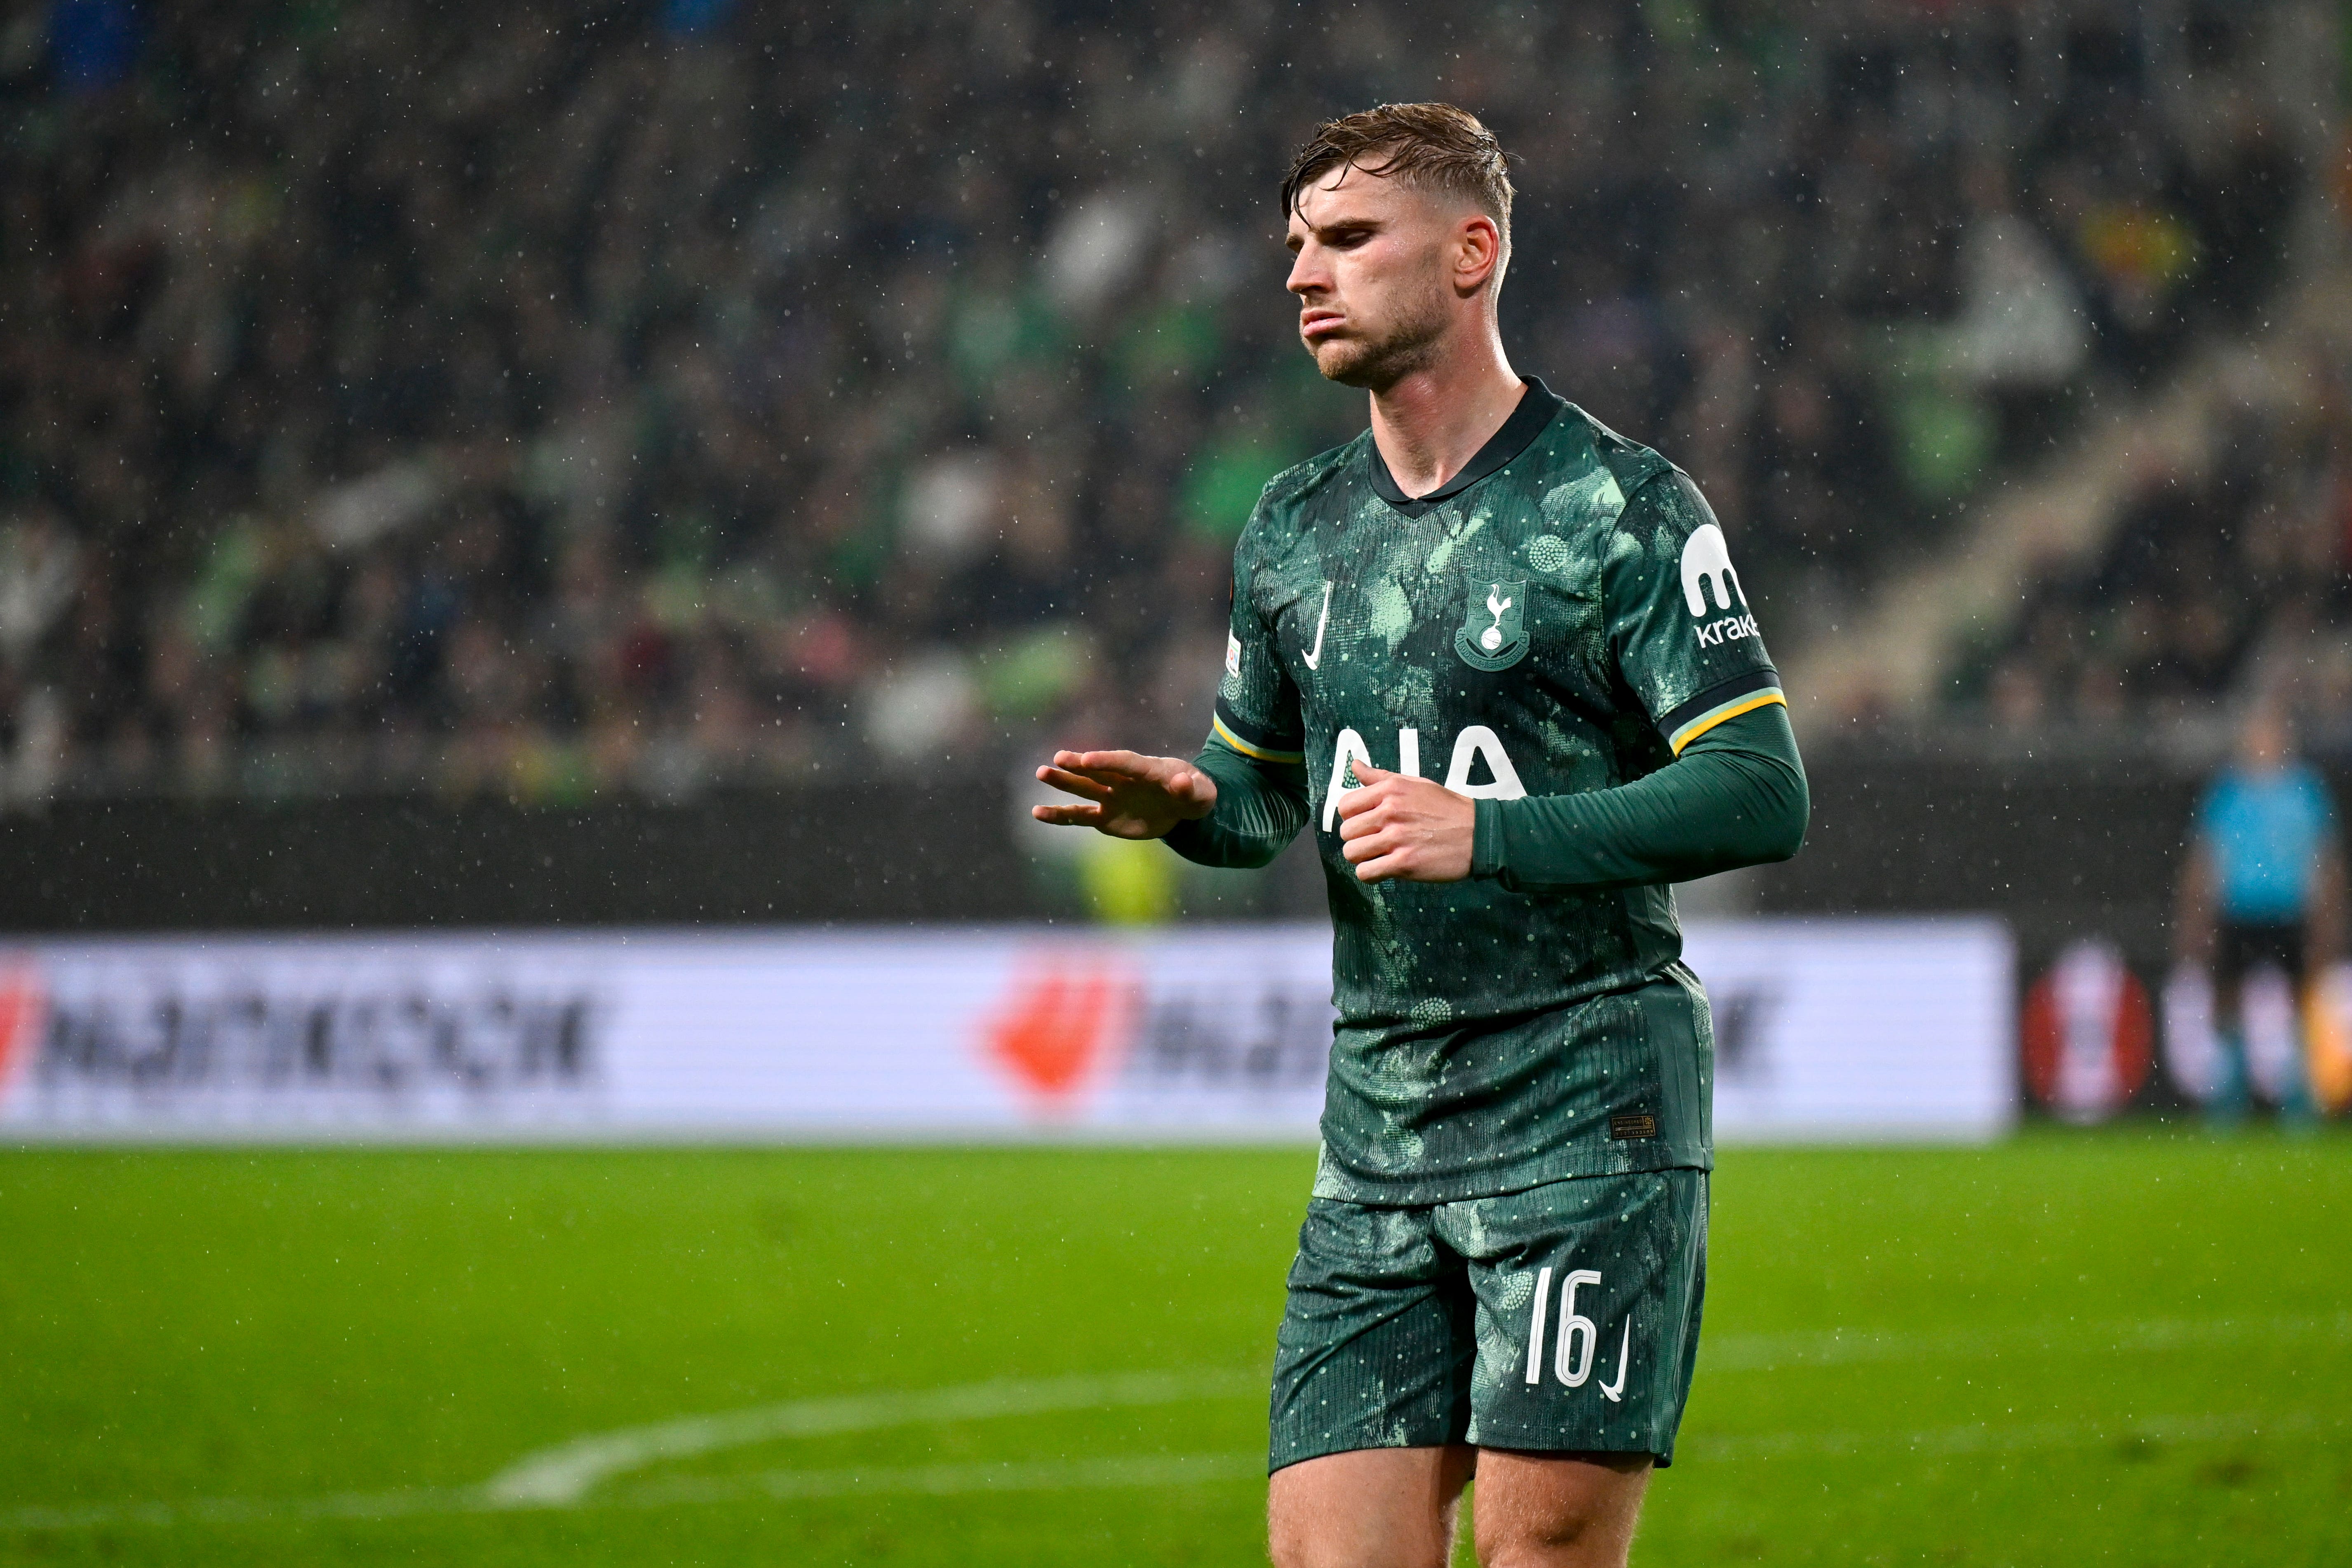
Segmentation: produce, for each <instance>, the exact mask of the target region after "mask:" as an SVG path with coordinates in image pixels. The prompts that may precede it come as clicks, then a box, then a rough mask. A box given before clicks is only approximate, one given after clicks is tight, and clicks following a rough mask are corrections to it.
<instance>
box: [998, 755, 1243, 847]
mask: <svg viewBox="0 0 2352 1568" xmlns="http://www.w3.org/2000/svg"><path fill="white" fill-rule="evenodd" d="M1037 777H1038V779H1039V780H1040V781H1042V782H1043V783H1045V784H1052V785H1053V786H1054V787H1055V789H1058V790H1061V791H1064V792H1065V793H1066V794H1069V795H1076V796H1077V797H1078V799H1079V801H1080V802H1081V803H1082V804H1080V805H1033V806H1031V807H1030V808H1029V815H1030V816H1034V817H1035V818H1036V819H1037V820H1038V821H1040V822H1050V823H1053V824H1055V826H1061V827H1091V828H1093V829H1094V830H1095V831H1096V832H1097V833H1108V834H1109V835H1110V836H1111V837H1113V838H1162V837H1166V836H1167V834H1168V830H1169V829H1170V828H1171V827H1174V826H1176V825H1177V824H1178V823H1180V822H1188V821H1191V820H1192V819H1193V818H1195V817H1202V816H1208V815H1209V812H1210V810H1211V809H1212V808H1213V807H1214V806H1215V805H1216V804H1217V781H1216V780H1214V779H1213V778H1211V777H1210V776H1209V775H1208V774H1206V773H1202V771H1201V770H1200V769H1198V768H1196V767H1194V766H1193V765H1192V763H1187V762H1181V761H1179V760H1178V759H1176V758H1174V757H1147V756H1144V755H1142V754H1141V753H1140V752H1055V753H1054V761H1053V763H1051V764H1050V765H1048V766H1045V767H1042V768H1039V769H1038V770H1037Z"/></svg>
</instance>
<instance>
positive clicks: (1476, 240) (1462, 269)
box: [1454, 213, 1503, 298]
mask: <svg viewBox="0 0 2352 1568" xmlns="http://www.w3.org/2000/svg"><path fill="white" fill-rule="evenodd" d="M1454 243H1455V246H1456V249H1455V252H1454V289H1455V291H1456V292H1458V293H1460V294H1462V295H1463V296H1464V297H1465V298H1467V297H1468V296H1470V295H1472V294H1475V293H1476V292H1477V291H1478V290H1479V289H1481V288H1483V287H1485V286H1486V280H1487V279H1490V278H1492V277H1493V276H1494V275H1495V266H1496V262H1498V261H1499V260H1501V258H1502V255H1503V235H1502V231H1501V230H1500V229H1497V228H1496V226H1495V220H1494V219H1493V218H1491V217H1488V216H1486V214H1485V213H1472V214H1471V215H1470V216H1468V217H1465V218H1464V219H1463V220H1462V226H1461V227H1460V228H1458V229H1456V230H1455V231H1454Z"/></svg>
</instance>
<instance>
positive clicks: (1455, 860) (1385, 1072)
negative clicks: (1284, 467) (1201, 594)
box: [1034, 104, 1807, 1568]
mask: <svg viewBox="0 0 2352 1568" xmlns="http://www.w3.org/2000/svg"><path fill="white" fill-rule="evenodd" d="M1282 201H1283V211H1284V215H1285V217H1286V222H1287V224H1288V243H1289V247H1290V250H1291V253H1292V256H1293V257H1294V258H1295V260H1294V263H1293V265H1292V268H1291V272H1290V279H1289V284H1288V287H1289V289H1290V292H1291V293H1293V294H1295V295H1297V299H1298V305H1299V316H1298V332H1299V337H1300V339H1301V341H1302V342H1304V343H1305V345H1306V347H1307V353H1310V354H1312V355H1313V356H1314V358H1315V363H1316V364H1317V365H1318V367H1319V368H1320V369H1321V371H1322V373H1323V374H1325V375H1326V376H1328V377H1329V378H1330V379H1332V380H1334V381H1337V382H1340V383H1342V384H1346V385H1349V386H1358V387H1362V388H1364V389H1366V390H1367V391H1369V392H1370V395H1371V396H1370V404H1371V424H1370V429H1369V430H1368V431H1367V432H1365V433H1364V434H1362V435H1360V436H1359V437H1356V438H1355V439H1354V440H1353V441H1350V442H1349V443H1348V444H1347V445H1346V446H1344V447H1339V448H1338V449H1337V450H1334V451H1330V452H1327V453H1325V454H1323V455H1322V456H1321V457H1318V458H1311V459H1309V460H1308V461H1307V462H1304V463H1301V464H1300V465H1298V466H1297V468H1292V469H1289V470H1288V471H1287V472H1285V473H1283V474H1280V475H1278V476H1276V478H1275V479H1273V480H1272V482H1270V483H1269V484H1268V485H1267V486H1266V487H1265V494H1264V495H1263V496H1261V497H1260V498H1259V500H1258V503H1257V507H1256V510H1255V512H1254V513H1253V514H1252V516H1251V518H1250V520H1249V523H1248V526H1247V527H1246V528H1245V529H1244V531H1243V533H1242V537H1241V540H1240V542H1239V543H1238V545H1237V546H1236V548H1235V550H1234V580H1233V620H1232V635H1231V637H1230V638H1229V639H1228V640H1227V642H1226V645H1225V667H1224V677H1223V681H1222V683H1221V684H1220V685H1219V686H1218V688H1217V703H1216V720H1215V727H1214V730H1213V733H1212V734H1211V735H1210V737H1209V739H1208V742H1207V743H1206V744H1205V745H1204V746H1203V747H1202V750H1201V752H1200V753H1199V754H1198V755H1196V756H1195V757H1193V758H1192V760H1191V761H1190V762H1185V761H1180V760H1178V759H1176V758H1173V757H1147V756H1141V755H1138V754H1136V753H1134V752H1118V751H1111V752H1057V753H1055V757H1054V760H1053V763H1052V764H1051V765H1050V766H1047V767H1043V768H1040V769H1039V770H1038V774H1037V776H1038V777H1039V778H1041V779H1043V780H1044V781H1045V782H1046V783H1048V784H1054V785H1055V786H1056V787H1058V788H1060V789H1062V790H1064V791H1066V792H1067V793H1068V794H1070V795H1074V796H1076V797H1078V798H1077V800H1076V802H1075V803H1074V804H1066V805H1041V806H1038V807H1036V808H1034V809H1035V813H1036V815H1037V816H1038V817H1039V818H1040V819H1042V820H1044V821H1046V822H1053V823H1061V824H1066V825H1069V826H1084V827H1092V828H1095V829H1097V830H1098V831H1101V832H1104V833H1108V834H1113V835H1116V836H1118V837H1124V838H1165V839H1166V840H1167V841H1168V844H1169V847H1171V848H1173V849H1174V850H1175V851H1176V852H1177V853H1178V854H1180V855H1182V856H1185V857H1186V858H1190V859H1192V860H1196V861H1200V862H1202V863H1203V864H1207V865H1215V866H1263V865H1265V863H1266V862H1267V861H1269V860H1271V859H1272V858H1274V857H1275V855H1276V853H1278V852H1279V851H1280V850H1281V849H1282V848H1283V847H1284V846H1285V845H1286V844H1287V843H1288V842H1289V841H1290V840H1291V839H1292V838H1293V837H1296V836H1297V834H1298V833H1300V832H1301V831H1309V832H1312V833H1314V834H1315V835H1316V836H1317V837H1316V841H1317V844H1318V847H1319V849H1320V850H1321V853H1322V858H1323V866H1324V874H1325V880H1326V882H1327V884H1328V889H1329V894H1330V903H1331V916H1332V924H1333V927H1334V935H1335V941H1334V944H1333V963H1332V968H1333V978H1334V994H1335V1000H1336V1002H1337V1004H1338V1006H1339V1025H1338V1030H1337V1035H1336V1037H1335V1039H1334V1041H1333V1044H1332V1050H1331V1066H1330V1077H1329V1082H1328V1089H1327V1091H1326V1096H1325V1103H1324V1111H1323V1125H1322V1132H1323V1147H1322V1153H1321V1158H1320V1162H1319V1166H1318V1171H1317V1173H1316V1178H1315V1185H1314V1191H1313V1194H1312V1195H1311V1197H1310V1199H1309V1201H1308V1204H1307V1219H1306V1224H1305V1225H1304V1226H1303V1227H1302V1228H1301V1230H1300V1232H1299V1238H1298V1255H1297V1260H1296V1262H1294V1263H1293V1264H1292V1266H1291V1270H1290V1276H1289V1301H1288V1306H1287V1309H1286V1312H1285V1314H1284V1317H1283V1321H1282V1326H1281V1329H1280V1331H1279V1334H1278V1336H1277V1340H1276V1360H1275V1370H1274V1398H1273V1432H1272V1452H1271V1469H1272V1472H1273V1478H1272V1480H1271V1482H1270V1484H1269V1526H1270V1531H1271V1541H1272V1550H1273V1554H1274V1558H1275V1561H1276V1563H1280V1564H1282V1565H1283V1568H1307V1565H1314V1568H1324V1565H1329V1568H1388V1565H1395V1568H1440V1565H1442V1564H1444V1563H1446V1562H1447V1561H1448V1558H1449V1554H1450V1551H1451V1544H1452V1541H1453V1536H1454V1515H1455V1510H1456V1504H1457V1502H1458V1500H1459V1498H1460V1496H1461V1493H1462V1490H1463V1488H1464V1486H1465V1483H1466V1481H1467V1480H1468V1479H1470V1477H1471V1476H1472V1475H1473V1474H1474V1473H1475V1476H1476V1478H1477V1482H1478V1499H1477V1508H1476V1510H1475V1515H1476V1517H1475V1534H1476V1539H1477V1547H1478V1552H1479V1557H1480V1560H1481V1561H1482V1562H1484V1563H1488V1564H1503V1563H1508V1564H1513V1565H1526V1564H1556V1563H1557V1564H1601V1563H1609V1564H1618V1563H1623V1562H1624V1561H1625V1556H1626V1552H1627V1550H1628V1547H1629V1545H1630V1543H1631V1542H1632V1538H1633V1523H1634V1519H1635V1516H1636V1514H1637V1513H1638V1511H1639V1509H1640V1506H1641V1500H1642V1495H1643V1490H1644V1489H1645V1488H1646V1486H1647V1485H1648V1479H1649V1472H1650V1469H1651V1468H1652V1467H1653V1466H1654V1465H1663V1464H1665V1463H1667V1462H1668V1461H1669V1460H1670V1459H1671V1458H1672V1457H1673V1454H1674V1444H1675V1427H1676V1426H1677V1424H1678V1423H1679V1421H1680V1419H1681V1415H1682V1409H1683V1401H1684V1397H1685V1394H1686V1392H1687V1390H1688V1387H1689V1384H1690V1375H1691V1365H1692V1358H1693V1356H1694V1354H1695V1352H1696V1348H1697V1340H1698V1326H1699V1304H1700V1300H1701V1297H1702V1295H1703V1293H1704V1289H1705V1282H1706V1214H1707V1172H1708V1169H1709V1167H1710V1165H1711V1163H1712V1161H1713V1152H1712V1147H1711V1132H1710V1126H1711V1118H1710V1113H1709V1093H1710V1087H1711V1080H1712V1073H1711V1055H1712V1050H1713V1037H1712V1030H1711V1026H1710V1023H1709V1019H1708V1015H1707V1005H1706V993H1705V992H1704V991H1702V990H1701V989H1700V986H1699V983H1698V981H1697V979H1696V977H1695V976H1693V975H1692V973H1691V972H1690V971H1689V970H1688V969H1686V968H1685V967H1684V965H1683V964H1682V963H1681V962H1680V959H1679V954H1680V952H1681V936H1680V933H1679V931H1678V930H1677V928H1676V926H1675V906H1674V899H1673V895H1672V893H1671V891H1670V890H1669V889H1668V887H1667V884H1668V883H1670V882H1675V881H1680V880H1685V879H1690V878H1694V877H1701V876H1706V875H1707V874H1709V873H1712V872H1717V871H1724V870H1728V869H1730V868H1734V867H1738V866H1748V865H1754V864H1758V863H1760V862H1764V861H1769V860H1778V859H1781V858H1786V857H1788V856H1790V855H1791V854H1793V853H1794V852H1795V851H1796V848H1797V846H1798V844H1799V841H1800V840H1801V837H1802V836H1803V832H1804V826H1805V818H1806V813H1807V799H1806V792H1805V781H1804V773H1803V768H1802V765H1801V763H1800V762H1799V760H1798V756H1797V749H1796V743H1795V741H1794V738H1793V737H1792V735H1791V734H1790V728H1789V723H1788V715H1787V709H1786V705H1785V704H1784V703H1783V701H1782V700H1781V693H1780V678H1779V676H1778V675H1776V674H1775V673H1774V671H1773V668H1772V665H1771V662H1770V661H1769V659H1768V658H1766V657H1765V653H1764V644H1763V642H1762V640H1761V639H1760V638H1759V637H1758V635H1757V627H1756V618H1755V616H1754V614H1753V613H1752V611H1751V609H1750V606H1749V605H1748V599H1747V595H1746V591H1745V589H1744V588H1743V587H1742V585H1741V584H1740V581H1739V574H1738V572H1736V571H1735V570H1734V569H1733V567H1732V564H1731V557H1730V553H1729V552H1728V551H1727V549H1726V547H1725V542H1724V535H1723V531H1722V529H1721V528H1720V527H1718V526H1717V523H1716V521H1715V520H1714V518H1713V516H1712V515H1711V514H1710V513H1709V511H1708V510H1707V506H1706V501H1705V500H1702V499H1701V498H1700V495H1699V492H1698V490H1697V489H1696V487H1695V486H1693V484H1692V483H1691V481H1690V479H1688V478H1687V477H1686V476H1685V475H1684V474H1683V473H1682V471H1681V470H1679V469H1677V468H1675V467H1674V466H1673V465H1672V464H1670V463H1668V462H1667V461H1666V460H1665V459H1664V458H1661V457H1659V456H1658V455H1657V454H1656V453H1654V452H1652V451H1650V450H1649V449H1647V448H1646V447H1640V446H1637V445H1635V444H1634V443H1633V442H1631V441H1628V440H1626V439H1624V438H1623V437H1620V436H1618V435H1616V434H1615V433H1614V432H1612V431H1611V430H1609V429H1607V428H1606V427H1604V426H1601V424H1600V423H1599V422H1598V421H1597V420H1595V419H1593V418H1592V417H1591V416H1589V415H1587V414H1585V413H1584V412H1583V411H1582V410H1581V409H1580V408H1578V407H1576V406H1575V405H1573V404H1570V403H1567V402H1564V401H1562V400H1561V399H1560V398H1559V397H1558V396H1555V395H1553V394H1552V393H1551V392H1550V391H1549V390H1548V389H1547V388H1546V387H1545V386H1544V385H1543V384H1542V383H1540V382H1537V381H1533V380H1527V379H1522V378H1521V377H1520V376H1519V375H1517V374H1516V373H1514V372H1513V371H1512V369H1511V366H1510V363H1509V361H1508V360H1507V358H1506V357H1505V355H1504V352H1503V343H1502V339H1501V334H1500V332H1499V330H1498V328H1497V324H1496V293H1497V291H1498V290H1499V289H1501V287H1502V283H1503V276H1504V271H1505V268H1507V265H1508V263H1509V260H1510V247H1511V229H1510V224H1511V184H1510V181H1509V178H1508V176H1507V173H1506V171H1505V167H1504V160H1503V153H1502V150H1501V148H1500V147H1499V146H1497V145H1496V141H1495V138H1494V136H1493V135H1492V134H1491V133H1490V132H1488V131H1487V130H1486V127H1485V126H1483V125H1481V124H1480V123H1479V122H1478V121H1476V120H1475V119H1474V118H1473V117H1471V116H1470V115H1468V114H1466V113H1465V112H1463V111H1462V110H1458V109H1454V108H1452V107H1450V106H1448V105H1444V104H1390V105H1384V106H1382V107H1381V108H1378V109H1374V110H1367V111H1365V112H1363V113H1360V114H1352V115H1349V116H1347V117H1346V118H1344V119H1340V120H1336V121H1331V122H1330V123H1329V124H1327V125H1325V126H1323V127H1322V128H1321V129H1320V130H1319V131H1318V132H1317V134H1316V136H1315V138H1314V140H1313V141H1312V142H1309V143H1308V144H1307V147H1306V148H1305V149H1304V150H1303V151H1302V152H1301V153H1299V154H1298V157H1297V161H1296V162H1295V163H1293V164H1292V167H1291V171H1290V175H1289V178H1288V179H1287V180H1286V182H1285V183H1284V185H1283V188H1282Z"/></svg>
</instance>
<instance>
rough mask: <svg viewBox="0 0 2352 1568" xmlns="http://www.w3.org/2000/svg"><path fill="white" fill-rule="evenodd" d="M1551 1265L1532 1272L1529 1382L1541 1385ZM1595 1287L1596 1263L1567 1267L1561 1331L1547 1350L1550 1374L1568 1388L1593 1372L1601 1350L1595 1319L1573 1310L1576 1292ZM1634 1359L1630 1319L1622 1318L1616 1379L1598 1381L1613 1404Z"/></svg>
mask: <svg viewBox="0 0 2352 1568" xmlns="http://www.w3.org/2000/svg"><path fill="white" fill-rule="evenodd" d="M1551 1277H1552V1270H1550V1269H1549V1268H1546V1269H1543V1270H1542V1271H1541V1272H1539V1273H1538V1274H1537V1276H1536V1300H1535V1306H1534V1308H1533V1309H1532V1310H1531V1312H1530V1315H1529V1317H1528V1383H1529V1384H1539V1383H1541V1382H1542V1381H1543V1374H1544V1329H1545V1326H1546V1319H1547V1318H1548V1317H1549V1314H1550V1310H1551V1295H1552V1289H1551ZM1588 1285H1590V1286H1591V1287H1593V1288H1594V1289H1599V1288H1600V1285H1601V1271H1600V1270H1599V1269H1597V1268H1571V1269H1570V1270H1568V1272H1567V1273H1566V1274H1564V1275H1562V1276H1561V1277H1560V1281H1559V1336H1558V1338H1557V1340H1556V1341H1555V1342H1554V1344H1553V1349H1552V1354H1551V1374H1552V1375H1553V1376H1554V1377H1556V1378H1558V1379H1559V1381H1560V1382H1561V1384H1564V1385H1566V1386H1567V1387H1570V1388H1581V1387H1583V1386H1584V1384H1585V1382H1586V1380H1588V1379H1589V1378H1591V1376H1592V1363H1593V1360H1594V1358H1595V1357H1596V1356H1597V1355H1598V1354H1599V1353H1600V1349H1601V1329H1600V1326H1599V1325H1598V1324H1596V1323H1594V1322H1593V1321H1592V1320H1591V1319H1590V1318H1588V1317H1586V1316H1585V1315H1584V1314H1583V1313H1581V1312H1579V1311H1578V1310H1576V1293H1577V1292H1578V1291H1579V1290H1580V1289H1584V1287H1586V1286H1588ZM1632 1364H1633V1315H1632V1314H1631V1313H1628V1314H1627V1315H1626V1318H1625V1331H1624V1332H1623V1333H1622V1334H1621V1335H1620V1336H1619V1337H1618V1341H1617V1378H1616V1381H1615V1382H1613V1383H1603V1384H1600V1385H1599V1386H1600V1389H1601V1397H1602V1398H1604V1399H1607V1400H1609V1401H1610V1402H1611V1403H1612V1404H1614V1403H1616V1402H1617V1401H1619V1400H1622V1399H1623V1398H1624V1396H1625V1372H1626V1369H1627V1368H1628V1367H1629V1366H1631V1365H1632Z"/></svg>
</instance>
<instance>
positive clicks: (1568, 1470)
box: [1472, 1448, 1651, 1568]
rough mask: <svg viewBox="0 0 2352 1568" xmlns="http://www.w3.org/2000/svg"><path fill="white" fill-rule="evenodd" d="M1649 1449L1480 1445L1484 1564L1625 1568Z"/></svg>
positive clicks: (1479, 1528)
mask: <svg viewBox="0 0 2352 1568" xmlns="http://www.w3.org/2000/svg"><path fill="white" fill-rule="evenodd" d="M1650 1470H1651V1460H1650V1456H1648V1455H1647V1454H1522V1453H1515V1452H1512V1451H1510V1450H1508V1449H1502V1448H1482V1449H1480V1450H1479V1453H1478V1499H1477V1506H1476V1508H1475V1510H1474V1514H1475V1518H1474V1521H1473V1526H1472V1528H1473V1529H1474V1531H1475V1533H1476V1537H1477V1543H1478V1561H1479V1563H1481V1564H1483V1568H1621V1565H1622V1563H1624V1561H1625V1557H1626V1553H1627V1552H1630V1551H1631V1550H1632V1549H1633V1526H1634V1523H1635V1521H1638V1520H1639V1519H1640V1518H1641V1514H1642V1496H1643V1493H1644V1492H1645V1491H1647V1490H1648V1489H1649V1485H1650Z"/></svg>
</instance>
